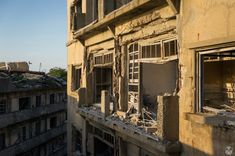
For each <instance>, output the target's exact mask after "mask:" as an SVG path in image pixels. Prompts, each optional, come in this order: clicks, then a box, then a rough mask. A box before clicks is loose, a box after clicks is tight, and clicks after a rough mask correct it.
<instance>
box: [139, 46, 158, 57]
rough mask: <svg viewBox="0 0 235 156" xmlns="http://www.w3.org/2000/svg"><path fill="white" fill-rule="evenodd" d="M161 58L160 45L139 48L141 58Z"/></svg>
mask: <svg viewBox="0 0 235 156" xmlns="http://www.w3.org/2000/svg"><path fill="white" fill-rule="evenodd" d="M154 57H158V58H161V57H162V50H161V43H157V44H153V45H145V46H141V58H154Z"/></svg>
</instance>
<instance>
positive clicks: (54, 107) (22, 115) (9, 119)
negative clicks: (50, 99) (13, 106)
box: [0, 103, 66, 128]
mask: <svg viewBox="0 0 235 156" xmlns="http://www.w3.org/2000/svg"><path fill="white" fill-rule="evenodd" d="M65 109H66V104H64V103H57V104H49V105H44V106H41V107H35V108H31V109H27V110H22V111H17V112H12V113H7V114H2V115H0V128H4V127H7V126H9V125H13V124H16V123H19V122H23V121H25V120H29V119H32V118H37V117H40V116H42V115H47V114H51V113H54V112H58V111H63V110H65Z"/></svg>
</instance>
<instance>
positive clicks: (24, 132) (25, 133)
mask: <svg viewBox="0 0 235 156" xmlns="http://www.w3.org/2000/svg"><path fill="white" fill-rule="evenodd" d="M26 139H27V132H26V127H25V126H24V127H22V141H25V140H26Z"/></svg>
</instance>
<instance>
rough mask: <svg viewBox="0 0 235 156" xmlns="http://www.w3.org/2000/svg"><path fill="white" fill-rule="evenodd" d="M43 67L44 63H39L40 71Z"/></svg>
mask: <svg viewBox="0 0 235 156" xmlns="http://www.w3.org/2000/svg"><path fill="white" fill-rule="evenodd" d="M41 69H42V63H41V62H40V64H39V72H40V71H41Z"/></svg>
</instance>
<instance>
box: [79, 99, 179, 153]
mask: <svg viewBox="0 0 235 156" xmlns="http://www.w3.org/2000/svg"><path fill="white" fill-rule="evenodd" d="M157 100H158V106H157V118H156V120H151V121H150V122H147V120H144V119H137V117H134V115H135V114H131V115H130V114H129V113H128V111H127V112H120V111H117V112H115V113H114V114H110V110H109V109H108V107H105V108H103V109H102V102H101V108H99V107H95V106H89V107H79V108H78V111H77V112H78V113H79V114H80V115H81V116H83V117H84V118H85V119H86V120H89V121H90V122H93V123H98V124H100V125H103V126H105V127H107V128H110V129H112V130H115V131H116V132H117V133H120V134H122V136H123V137H124V138H128V140H132V142H135V143H136V144H138V143H139V144H138V146H141V147H143V148H145V149H148V150H149V151H150V152H152V153H159V152H163V153H168V154H169V153H175V154H177V153H179V152H180V151H181V145H180V143H179V142H178V140H179V138H178V135H179V127H178V126H179V121H178V115H179V114H178V113H179V112H178V111H179V110H178V108H179V107H178V97H177V96H170V95H169V96H167V95H165V96H158V99H157ZM104 104H105V105H109V102H103V105H104ZM103 107H104V106H103ZM122 114H123V115H122ZM128 114H129V115H128ZM131 116H133V117H134V118H135V119H136V122H135V121H134V122H132V119H133V118H132V117H131ZM142 122H143V124H141V123H142ZM150 123H154V124H153V125H150ZM143 143H144V144H143Z"/></svg>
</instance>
